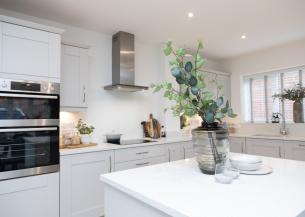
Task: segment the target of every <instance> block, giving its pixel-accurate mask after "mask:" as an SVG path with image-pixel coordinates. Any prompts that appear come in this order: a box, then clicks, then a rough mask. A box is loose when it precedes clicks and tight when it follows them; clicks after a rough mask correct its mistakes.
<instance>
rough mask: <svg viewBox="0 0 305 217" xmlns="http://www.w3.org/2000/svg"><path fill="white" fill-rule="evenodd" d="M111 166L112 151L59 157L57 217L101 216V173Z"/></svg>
mask: <svg viewBox="0 0 305 217" xmlns="http://www.w3.org/2000/svg"><path fill="white" fill-rule="evenodd" d="M112 168H113V152H112V151H104V152H92V153H84V154H75V155H66V156H62V157H61V168H60V169H61V171H60V216H61V217H100V216H103V215H104V196H103V195H104V184H103V182H101V181H100V179H99V176H100V175H101V174H105V173H109V172H111V171H112Z"/></svg>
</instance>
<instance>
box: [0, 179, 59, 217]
mask: <svg viewBox="0 0 305 217" xmlns="http://www.w3.org/2000/svg"><path fill="white" fill-rule="evenodd" d="M0 216H1V217H19V216H22V217H42V216H44V217H59V174H58V173H51V174H45V175H38V176H30V177H25V178H17V179H11V180H6V181H1V182H0Z"/></svg>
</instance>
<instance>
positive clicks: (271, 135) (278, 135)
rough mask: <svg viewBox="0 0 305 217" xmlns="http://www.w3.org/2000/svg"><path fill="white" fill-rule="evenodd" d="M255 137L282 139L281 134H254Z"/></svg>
mask: <svg viewBox="0 0 305 217" xmlns="http://www.w3.org/2000/svg"><path fill="white" fill-rule="evenodd" d="M253 136H262V137H282V135H281V134H264V133H261V134H254V135H253Z"/></svg>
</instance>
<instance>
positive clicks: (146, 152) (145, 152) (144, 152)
mask: <svg viewBox="0 0 305 217" xmlns="http://www.w3.org/2000/svg"><path fill="white" fill-rule="evenodd" d="M148 153H149V152H148V151H143V152H138V153H136V154H148Z"/></svg>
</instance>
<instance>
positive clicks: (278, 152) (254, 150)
mask: <svg viewBox="0 0 305 217" xmlns="http://www.w3.org/2000/svg"><path fill="white" fill-rule="evenodd" d="M246 153H247V154H253V155H262V156H267V157H277V158H282V156H284V150H283V142H282V141H281V140H272V139H254V138H246Z"/></svg>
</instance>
